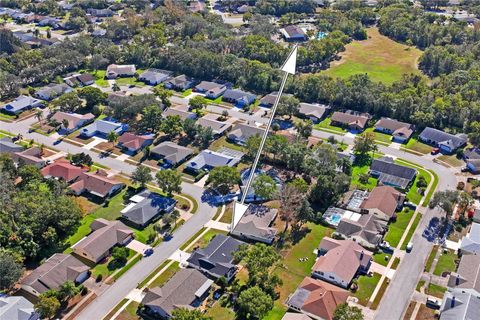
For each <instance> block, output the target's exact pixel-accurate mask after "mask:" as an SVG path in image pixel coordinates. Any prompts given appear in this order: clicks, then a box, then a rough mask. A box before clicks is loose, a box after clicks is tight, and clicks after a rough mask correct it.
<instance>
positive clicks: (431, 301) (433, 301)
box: [426, 298, 442, 309]
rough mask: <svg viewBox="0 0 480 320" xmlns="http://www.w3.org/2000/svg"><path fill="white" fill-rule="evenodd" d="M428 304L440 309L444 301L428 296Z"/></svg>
mask: <svg viewBox="0 0 480 320" xmlns="http://www.w3.org/2000/svg"><path fill="white" fill-rule="evenodd" d="M426 306H427V307H429V308H432V309H440V307H441V306H442V303H441V302H440V301H439V300H437V299H433V298H427V303H426Z"/></svg>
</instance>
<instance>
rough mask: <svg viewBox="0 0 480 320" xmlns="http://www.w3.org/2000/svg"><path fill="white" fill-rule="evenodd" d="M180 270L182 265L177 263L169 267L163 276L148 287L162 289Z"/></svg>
mask: <svg viewBox="0 0 480 320" xmlns="http://www.w3.org/2000/svg"><path fill="white" fill-rule="evenodd" d="M179 269H180V263H179V262H177V261H175V262H174V263H172V264H171V265H170V267H168V268H167V269H166V270H165V271H164V272H163V273H162V274H161V275H159V276H158V277H157V278H156V279H155V280H153V282H152V283H151V284H150V285H149V286H148V287H149V288H154V287H161V286H163V285H164V284H165V283H166V282H167V281H168V280H170V278H171V277H173V275H174V274H175V273H176V272H177V271H178V270H179Z"/></svg>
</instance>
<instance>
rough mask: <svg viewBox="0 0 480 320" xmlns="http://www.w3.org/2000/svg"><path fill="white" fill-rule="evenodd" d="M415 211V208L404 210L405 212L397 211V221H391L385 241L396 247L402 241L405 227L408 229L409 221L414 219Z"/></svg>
mask: <svg viewBox="0 0 480 320" xmlns="http://www.w3.org/2000/svg"><path fill="white" fill-rule="evenodd" d="M413 213H414V211H413V210H408V209H406V210H404V211H403V212H400V213H397V221H395V222H393V223H391V224H390V225H389V226H388V232H387V234H386V235H385V241H388V243H390V245H391V246H393V247H396V246H398V244H399V243H400V239H401V238H402V235H403V233H404V232H405V229H407V226H408V223H409V222H410V220H411V219H412V216H413Z"/></svg>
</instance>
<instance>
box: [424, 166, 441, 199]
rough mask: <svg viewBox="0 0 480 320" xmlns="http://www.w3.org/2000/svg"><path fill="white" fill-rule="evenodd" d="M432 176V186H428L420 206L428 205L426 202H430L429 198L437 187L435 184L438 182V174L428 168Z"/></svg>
mask: <svg viewBox="0 0 480 320" xmlns="http://www.w3.org/2000/svg"><path fill="white" fill-rule="evenodd" d="M428 172H430V173H431V174H432V176H433V183H432V186H431V187H430V190H429V191H428V193H427V195H426V196H425V200H423V203H422V206H424V207H426V206H428V203H429V202H430V198H432V196H433V193H434V192H435V190H436V189H437V184H438V175H437V173H436V172H434V171H432V170H428Z"/></svg>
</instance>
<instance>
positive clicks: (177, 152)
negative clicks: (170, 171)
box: [150, 141, 193, 166]
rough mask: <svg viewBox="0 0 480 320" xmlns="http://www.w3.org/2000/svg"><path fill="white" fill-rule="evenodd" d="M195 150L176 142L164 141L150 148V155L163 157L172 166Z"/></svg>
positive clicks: (158, 157)
mask: <svg viewBox="0 0 480 320" xmlns="http://www.w3.org/2000/svg"><path fill="white" fill-rule="evenodd" d="M192 153H193V150H192V149H190V148H187V147H183V146H180V145H178V144H176V143H174V142H170V141H164V142H162V143H160V144H159V145H157V146H155V147H153V148H152V149H151V150H150V156H151V157H153V158H157V159H162V160H163V161H164V162H166V163H167V164H169V165H171V166H176V165H178V164H180V163H182V162H183V161H185V159H187V158H188V157H189V156H190V155H191V154H192Z"/></svg>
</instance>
